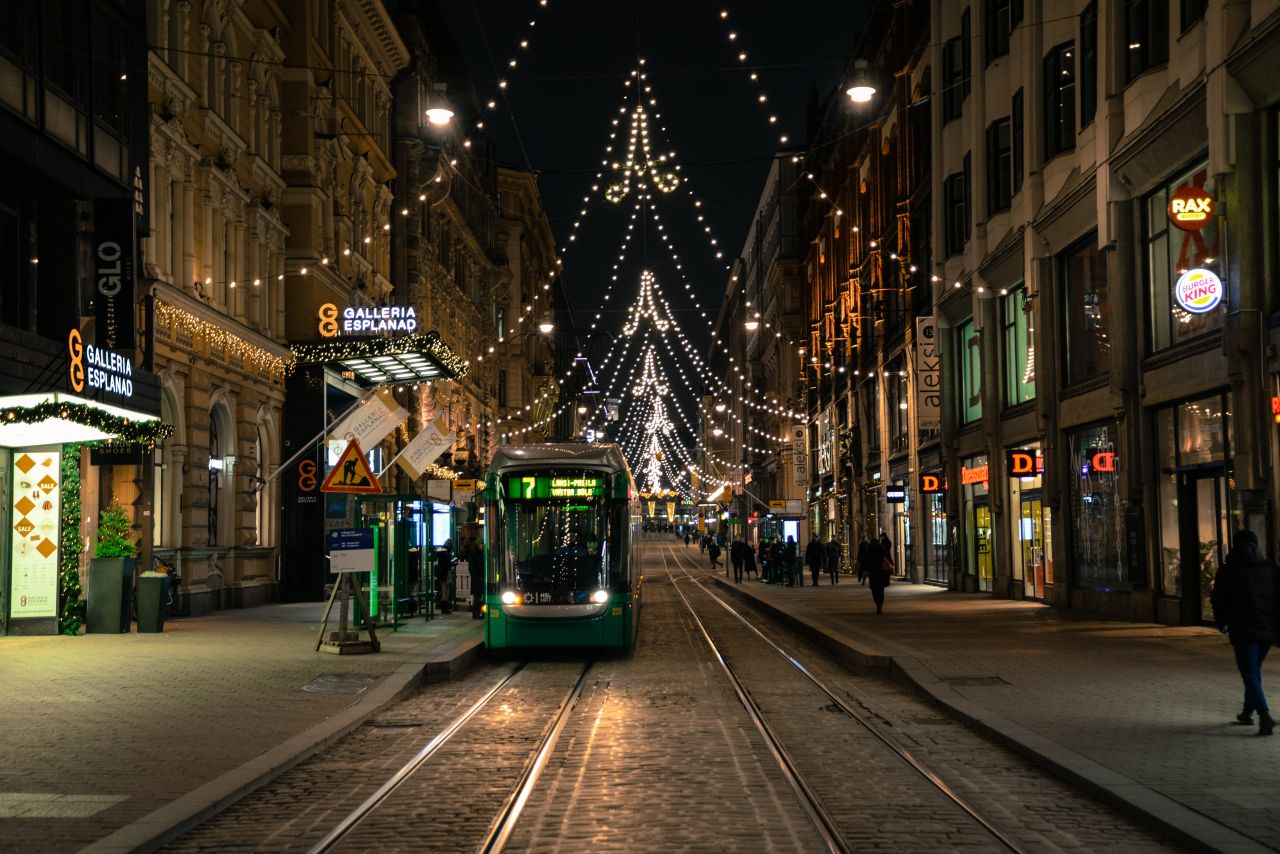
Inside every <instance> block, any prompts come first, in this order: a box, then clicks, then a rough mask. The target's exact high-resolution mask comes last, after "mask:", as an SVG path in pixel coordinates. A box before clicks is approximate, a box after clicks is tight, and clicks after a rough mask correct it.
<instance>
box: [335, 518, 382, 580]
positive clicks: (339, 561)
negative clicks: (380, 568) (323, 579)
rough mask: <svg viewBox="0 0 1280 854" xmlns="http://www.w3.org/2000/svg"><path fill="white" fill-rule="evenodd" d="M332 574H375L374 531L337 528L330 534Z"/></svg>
mask: <svg viewBox="0 0 1280 854" xmlns="http://www.w3.org/2000/svg"><path fill="white" fill-rule="evenodd" d="M329 571H330V572H373V529H372V528H335V529H333V530H331V531H330V532H329Z"/></svg>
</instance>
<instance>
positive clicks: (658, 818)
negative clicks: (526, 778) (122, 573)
mask: <svg viewBox="0 0 1280 854" xmlns="http://www.w3.org/2000/svg"><path fill="white" fill-rule="evenodd" d="M644 554H645V568H646V580H645V584H644V603H645V604H644V612H643V617H642V621H641V633H640V640H639V643H638V645H637V647H636V650H635V652H634V654H633V655H631V656H629V657H609V658H605V659H603V660H599V661H597V662H595V663H594V664H593V666H592V669H591V670H590V671H589V673H588V677H587V681H586V684H585V686H584V688H583V690H582V692H581V695H580V697H579V699H578V702H577V704H576V705H575V706H574V708H573V709H572V712H571V717H570V718H569V721H568V724H567V726H566V728H565V730H564V732H563V734H562V736H561V738H560V739H559V741H558V743H557V744H556V746H555V749H554V752H553V753H552V755H551V759H550V761H549V762H548V764H547V767H546V770H545V772H544V773H543V775H542V777H541V779H540V781H539V783H538V784H537V786H536V787H535V788H534V789H533V793H532V795H531V797H530V798H529V800H528V802H527V804H525V806H524V810H523V813H522V814H521V815H520V818H519V820H518V822H517V823H516V826H515V831H514V833H513V835H512V837H511V839H510V840H509V842H508V847H509V848H510V849H512V850H528V851H565V852H570V851H575V852H576V851H594V850H619V851H621V850H629V851H638V850H673V849H676V850H699V851H701V850H706V851H713V850H715V851H718V850H726V849H730V850H743V851H761V850H762V851H808V850H820V849H821V848H822V842H821V839H820V838H819V837H818V836H817V834H816V832H815V829H814V826H813V824H812V823H811V822H810V820H809V819H808V817H807V816H806V814H805V812H804V810H803V809H802V807H801V804H800V802H799V801H798V799H797V797H796V795H795V793H794V792H793V791H792V790H791V788H790V787H789V785H788V783H787V782H786V779H785V778H784V776H783V774H782V772H781V771H780V768H779V765H778V764H777V762H776V761H775V760H774V758H773V757H772V755H771V754H770V752H769V749H768V747H767V746H766V744H765V742H764V741H763V739H762V738H761V736H760V734H759V733H758V732H757V731H756V729H755V727H754V726H753V725H752V723H751V720H750V718H749V717H748V716H747V714H746V713H745V712H744V710H743V708H742V706H741V705H740V704H739V702H738V700H737V698H736V697H735V695H734V692H733V690H732V687H731V684H730V682H729V681H728V679H727V678H726V676H725V674H724V672H723V671H722V670H721V668H720V665H719V664H718V663H717V662H716V660H715V658H714V657H713V656H712V654H711V651H710V649H709V647H708V645H707V643H706V641H705V640H704V638H703V636H702V634H701V632H700V630H699V629H698V628H697V626H696V624H695V622H694V620H693V618H692V616H691V614H690V612H689V611H688V610H687V608H686V606H685V604H684V601H683V600H682V598H681V597H680V596H679V595H678V593H677V590H676V585H680V587H681V590H683V592H684V594H685V596H686V597H689V601H690V604H692V605H693V607H694V608H695V609H696V611H697V613H698V614H699V616H700V617H701V619H702V620H703V621H704V623H705V624H706V625H707V627H708V629H709V631H711V632H712V636H713V638H715V639H716V640H717V642H718V643H722V644H723V649H722V652H723V654H724V655H725V656H726V659H727V660H728V661H729V663H730V665H731V666H733V667H734V668H735V669H737V670H739V675H740V678H742V679H743V681H744V683H745V685H746V687H747V689H748V691H749V692H750V693H751V694H752V696H753V697H754V698H755V699H756V701H757V702H758V703H759V704H760V705H761V707H762V709H763V711H764V713H765V715H766V719H767V721H768V722H769V723H770V725H771V727H772V728H773V729H774V730H775V732H776V733H777V734H778V736H779V737H780V738H781V740H782V742H783V744H784V745H785V747H786V749H787V750H788V751H790V752H792V754H793V758H794V759H795V761H796V763H797V766H798V768H799V770H800V773H801V774H802V775H803V776H804V777H805V779H806V781H807V782H808V783H809V784H810V786H811V787H812V788H813V789H814V790H815V791H816V792H817V793H818V795H819V798H820V800H821V801H822V802H823V805H824V806H825V808H826V809H828V810H829V811H830V812H831V813H832V814H833V815H834V816H835V817H836V819H837V822H838V826H839V829H840V832H841V834H842V835H843V836H844V838H845V839H846V841H847V843H848V844H849V845H850V846H851V847H852V848H854V849H856V850H885V851H891V850H897V851H901V850H937V849H940V848H941V849H955V848H967V849H972V850H994V849H995V848H997V847H998V845H997V844H996V842H995V840H994V839H992V838H991V837H990V836H989V835H988V834H987V833H986V832H985V831H984V830H982V828H981V827H979V826H977V825H976V824H974V823H973V822H972V820H971V819H969V818H968V817H967V816H965V815H964V814H963V813H962V812H960V811H959V810H958V809H956V808H955V807H954V806H953V805H952V804H951V803H950V802H949V801H947V800H946V799H945V798H943V797H942V796H941V795H940V794H939V793H938V792H937V790H936V789H935V788H933V787H932V786H930V785H928V784H927V783H925V781H924V780H923V778H921V777H920V776H919V775H918V774H917V773H916V772H915V771H913V770H911V769H910V768H909V767H908V766H906V765H905V764H904V763H903V762H902V761H901V760H899V759H898V758H897V757H896V756H894V755H893V754H891V753H890V752H889V751H888V750H887V749H886V748H885V747H884V746H883V745H882V744H880V743H879V742H878V741H876V740H875V739H874V738H872V737H871V736H869V735H868V734H867V732H866V731H865V730H863V729H862V728H860V727H859V726H857V725H856V724H855V723H854V722H853V721H851V720H850V719H849V718H848V717H846V716H845V715H844V714H843V713H842V712H840V711H839V710H838V709H835V708H834V707H832V706H831V705H830V703H829V702H824V698H823V697H821V696H820V695H819V694H818V693H817V692H816V691H815V690H814V689H813V688H812V687H811V686H809V685H808V683H807V682H806V681H805V680H803V679H801V678H799V677H798V676H797V674H796V672H795V671H794V670H793V669H792V668H791V667H790V665H788V664H786V663H785V662H784V661H783V660H782V659H781V658H779V657H778V656H776V655H775V654H774V653H773V652H772V651H770V650H769V649H768V648H767V647H765V646H764V645H763V644H762V643H761V642H760V641H758V640H757V639H755V638H754V637H752V636H750V635H749V634H748V633H747V631H746V630H745V629H743V628H741V627H740V626H739V624H738V623H737V621H736V619H735V618H734V617H733V616H732V615H730V614H728V613H727V612H726V611H725V610H724V609H723V608H722V607H721V606H720V605H718V604H716V603H715V602H714V601H712V599H711V595H710V593H709V592H707V591H706V590H704V589H703V588H702V587H701V586H700V585H699V584H698V583H697V582H696V581H695V578H699V579H700V578H701V573H696V574H695V576H694V577H690V575H689V573H688V570H689V569H690V568H691V567H690V566H689V565H688V563H687V561H686V560H685V559H684V557H683V556H682V555H680V554H678V553H674V552H672V550H671V549H670V548H669V547H667V545H666V544H665V543H659V542H650V543H648V544H647V545H646V548H645V549H644ZM766 630H767V632H768V634H769V635H770V636H773V637H775V638H776V639H777V640H778V642H780V643H783V644H785V645H786V646H787V648H788V649H790V650H793V651H794V652H795V654H798V655H800V656H802V658H803V660H804V661H805V663H806V665H807V666H809V667H810V668H811V669H812V670H813V671H814V672H815V673H818V674H820V675H821V678H823V679H824V680H826V681H828V682H829V684H832V685H835V686H837V687H838V688H839V690H840V691H841V692H843V694H844V695H845V696H846V697H847V698H848V699H849V700H850V701H851V702H852V703H854V704H856V705H857V707H858V708H859V709H860V710H862V711H863V712H865V714H866V715H867V716H868V717H870V718H871V719H872V720H873V721H874V722H875V723H876V724H877V725H878V726H879V727H882V728H884V729H887V730H888V731H889V732H890V733H891V737H892V738H893V739H894V740H895V741H896V742H897V743H899V744H901V745H903V746H905V747H907V748H908V749H909V750H911V751H912V752H913V753H914V754H916V755H917V756H918V758H920V759H921V760H923V761H924V762H926V763H927V765H928V767H929V768H930V769H931V770H933V771H935V772H936V773H938V774H940V775H942V777H943V778H944V779H945V780H946V781H947V783H948V784H949V785H951V786H953V787H955V788H956V789H957V790H958V791H959V792H960V793H961V794H962V795H963V796H965V797H966V798H969V799H971V800H972V802H973V803H974V804H975V806H977V807H978V808H979V809H980V810H981V811H982V812H983V814H984V815H987V816H988V818H989V819H990V820H993V821H994V822H996V823H997V824H998V826H999V827H1000V828H1001V829H1002V830H1003V831H1005V832H1007V833H1009V834H1011V835H1013V836H1014V838H1016V839H1017V840H1018V842H1019V843H1020V844H1022V845H1024V846H1026V847H1027V849H1028V850H1102V849H1105V848H1113V847H1124V848H1126V849H1130V850H1134V851H1148V850H1164V849H1167V848H1168V847H1170V846H1169V845H1168V843H1166V842H1162V841H1161V840H1160V839H1159V838H1158V837H1156V836H1154V835H1152V834H1151V833H1150V832H1148V831H1146V830H1145V829H1143V828H1140V827H1138V826H1136V825H1135V824H1134V823H1133V821H1132V820H1130V819H1128V818H1126V817H1124V816H1121V815H1120V814H1118V813H1117V812H1115V811H1114V810H1113V809H1111V808H1109V807H1106V806H1104V805H1102V804H1100V803H1098V802H1096V801H1094V800H1093V799H1092V798H1090V797H1088V796H1084V795H1081V794H1079V793H1077V792H1075V791H1073V790H1072V789H1071V788H1070V787H1069V786H1067V785H1065V784H1063V783H1061V782H1060V781H1058V780H1055V779H1053V778H1050V777H1047V776H1046V775H1045V774H1044V773H1043V772H1042V771H1040V770H1039V769H1037V768H1035V767H1034V766H1033V765H1031V764H1030V763H1029V762H1027V761H1026V760H1024V759H1021V758H1019V757H1017V756H1015V755H1013V754H1012V753H1010V752H1009V751H1007V750H1005V749H1003V748H999V747H996V746H994V745H992V744H990V743H989V742H987V741H986V740H984V739H983V738H981V737H979V736H977V735H976V734H974V733H973V732H972V731H969V730H968V729H967V728H965V727H964V726H963V725H961V724H958V723H956V722H953V721H951V720H949V719H947V718H945V717H943V716H941V715H939V714H938V713H937V712H936V711H935V710H934V709H932V708H930V707H929V706H927V705H925V704H924V703H923V702H922V701H921V700H919V699H917V698H915V697H912V696H910V695H909V694H908V693H907V692H906V691H904V690H903V689H901V688H899V687H897V686H895V685H892V684H890V683H888V682H885V681H884V680H883V679H882V678H880V677H860V676H854V675H851V674H849V673H848V672H846V671H845V670H843V669H842V668H840V667H839V666H837V665H835V664H833V663H831V662H830V661H827V660H825V658H824V656H823V655H822V654H821V653H820V652H819V651H818V650H817V649H815V648H814V647H812V646H810V645H808V644H807V643H805V642H804V641H802V640H799V639H798V638H795V637H794V636H792V635H790V634H789V633H788V632H786V631H784V630H780V629H777V628H775V627H767V628H766ZM573 658H574V657H573V656H563V655H562V656H556V657H554V658H546V657H538V658H535V660H534V661H533V662H532V663H531V664H529V665H528V666H527V667H526V668H525V670H524V671H523V672H521V673H520V674H518V675H517V676H516V677H515V678H514V679H513V681H512V682H511V683H510V685H508V686H507V687H506V688H504V689H503V690H502V691H501V692H500V693H499V694H497V695H495V696H494V698H493V699H492V700H491V701H490V703H489V704H488V705H486V706H485V707H484V708H483V709H482V711H481V712H480V713H479V714H478V715H477V717H475V718H473V719H472V720H471V721H469V722H468V723H466V724H464V725H463V727H462V729H461V730H459V733H458V735H457V737H456V738H455V739H454V740H452V741H450V742H447V743H446V744H445V746H444V747H442V748H441V750H440V751H439V752H438V753H436V754H435V755H433V756H432V757H431V758H430V759H428V760H427V762H426V764H425V765H423V766H422V767H421V768H420V769H419V770H418V771H417V772H415V774H414V775H413V776H411V777H410V778H409V781H408V782H407V783H406V784H405V785H404V786H402V787H401V788H400V789H398V790H396V791H395V792H394V794H392V795H391V797H389V798H388V799H387V800H386V801H385V802H384V803H382V804H381V805H380V806H379V807H378V808H377V809H376V810H375V811H374V812H373V814H371V815H370V816H369V817H367V818H366V819H365V820H364V821H363V822H362V823H361V824H360V825H358V826H357V828H356V829H355V830H354V831H353V833H352V835H351V836H349V837H347V838H346V839H345V840H343V841H342V843H341V844H340V846H339V849H338V850H351V851H355V850H368V849H370V848H377V849H378V850H389V851H395V850H405V851H409V850H472V849H474V848H475V847H476V846H477V845H478V844H479V843H480V842H481V841H482V839H483V834H484V832H485V830H486V828H487V827H488V826H489V825H490V824H491V823H492V821H493V820H494V818H495V817H496V815H497V813H498V811H499V809H500V807H501V805H502V802H503V800H504V798H506V797H509V796H510V794H511V791H512V789H513V786H514V785H515V782H516V780H517V778H518V776H519V771H520V769H521V767H522V766H523V765H525V764H526V763H527V762H528V761H529V758H530V756H531V755H532V753H533V752H534V751H535V750H536V749H537V747H538V744H539V742H540V739H541V735H542V734H543V732H544V731H545V730H546V728H547V726H548V723H549V719H550V717H551V714H552V712H553V711H554V708H555V706H556V704H557V702H558V698H559V696H561V695H563V692H564V691H565V690H566V689H567V688H568V686H570V685H571V684H572V681H573V678H574V676H575V675H576V673H577V672H578V670H580V667H579V666H577V665H575V664H574V663H573ZM514 662H515V658H514V657H513V658H511V659H510V660H505V659H504V660H495V661H493V662H492V663H490V664H487V665H485V666H483V667H481V668H480V669H478V670H476V671H475V672H474V673H473V674H472V675H471V676H470V677H468V678H467V679H465V680H463V681H461V682H456V683H449V684H443V685H435V686H428V687H426V688H425V689H423V690H422V691H421V692H420V693H419V694H418V695H416V696H415V697H413V698H411V699H409V700H406V701H404V702H401V703H399V704H398V705H396V706H394V707H392V708H390V709H388V710H387V711H385V712H383V713H382V714H379V715H378V716H376V717H375V718H373V719H372V720H370V721H369V722H367V723H366V724H365V725H364V726H362V727H360V728H359V729H358V730H357V731H356V732H354V733H353V734H351V735H350V736H348V737H346V738H345V739H343V740H342V741H341V742H339V743H338V744H336V745H335V746H334V747H333V748H331V749H330V750H328V751H326V752H324V753H322V754H320V755H318V756H316V757H315V758H313V759H311V760H309V761H307V762H305V763H303V764H302V765H300V766H298V767H297V768H295V769H293V770H292V771H290V772H288V773H286V774H285V775H283V776H281V777H280V778H278V779H277V780H276V781H275V782H273V783H271V784H269V785H268V786H266V787H264V788H263V789H261V790H259V791H257V792H255V793H253V794H251V795H250V796H249V797H247V798H245V799H244V800H243V801H241V802H240V803H238V804H236V805H235V806H233V807H231V808H230V809H228V810H226V811H225V812H223V813H222V814H220V815H218V816H216V817H215V818H213V819H212V820H210V821H208V822H206V823H205V824H204V825H203V826H201V827H200V828H198V829H196V830H195V831H193V832H191V833H189V834H187V835H186V836H184V837H182V838H180V839H178V840H176V841H175V842H174V843H173V844H171V845H170V846H169V847H168V849H167V850H171V851H232V850H233V851H303V850H307V849H308V848H309V847H310V846H311V845H313V844H314V843H315V842H316V841H317V840H318V839H319V838H320V837H321V836H322V835H323V834H324V833H325V832H326V831H327V830H328V829H329V828H331V827H332V826H333V825H334V824H335V823H336V822H337V821H338V820H339V819H340V818H342V817H343V816H344V815H346V813H347V812H348V811H349V810H351V809H352V808H353V807H355V806H356V805H357V804H359V803H360V802H361V801H362V800H364V799H365V798H366V797H367V796H368V795H369V794H370V793H371V792H372V791H373V790H374V789H375V788H376V787H377V786H378V785H379V784H381V783H382V782H383V780H385V779H386V778H387V777H389V776H390V775H391V774H392V773H394V771H395V770H396V769H397V768H398V767H399V766H400V765H401V764H402V763H404V762H405V761H407V760H408V759H409V758H410V757H412V756H413V755H414V754H415V753H416V752H417V751H418V750H419V749H420V748H421V747H422V745H423V744H425V743H426V741H428V740H429V739H430V738H431V737H432V736H434V735H435V734H436V733H437V732H438V731H439V730H440V729H441V728H442V727H443V726H444V725H445V724H446V723H447V722H448V721H450V720H452V719H453V718H454V717H455V716H456V715H457V714H458V713H459V712H460V711H461V710H462V709H464V708H466V707H467V706H469V705H470V704H472V703H474V702H475V701H476V700H477V698H479V697H480V696H481V695H482V694H483V693H484V692H485V691H486V690H488V688H489V687H490V686H491V685H493V684H494V683H495V682H496V681H497V680H498V679H499V678H500V677H501V676H502V675H504V674H505V673H507V672H509V670H510V668H511V666H512V665H513V663H514Z"/></svg>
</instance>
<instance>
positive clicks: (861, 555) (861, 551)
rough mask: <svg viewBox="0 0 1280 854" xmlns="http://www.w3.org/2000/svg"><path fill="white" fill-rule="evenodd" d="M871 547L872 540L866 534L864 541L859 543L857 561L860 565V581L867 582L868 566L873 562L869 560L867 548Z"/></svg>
mask: <svg viewBox="0 0 1280 854" xmlns="http://www.w3.org/2000/svg"><path fill="white" fill-rule="evenodd" d="M870 547H871V540H870V539H869V538H868V537H867V535H866V534H863V535H862V542H860V543H858V556H857V558H855V563H856V564H857V566H858V583H859V584H866V583H867V567H868V566H870V565H871V564H870V563H868V561H867V549H869V548H870Z"/></svg>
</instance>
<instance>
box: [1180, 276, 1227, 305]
mask: <svg viewBox="0 0 1280 854" xmlns="http://www.w3.org/2000/svg"><path fill="white" fill-rule="evenodd" d="M1222 295H1223V287H1222V280H1221V279H1219V278H1218V276H1217V275H1216V274H1215V273H1214V272H1213V271H1212V270H1205V269H1201V268H1199V267H1197V268H1195V269H1191V270H1187V271H1186V272H1185V273H1183V274H1182V275H1181V276H1179V277H1178V281H1177V283H1175V284H1174V286H1173V297H1174V299H1176V300H1177V301H1178V305H1180V306H1182V308H1183V309H1184V310H1186V311H1189V312H1191V313H1192V314H1205V313H1206V312H1210V311H1213V310H1214V309H1215V308H1217V307H1218V306H1219V305H1220V304H1221V303H1222Z"/></svg>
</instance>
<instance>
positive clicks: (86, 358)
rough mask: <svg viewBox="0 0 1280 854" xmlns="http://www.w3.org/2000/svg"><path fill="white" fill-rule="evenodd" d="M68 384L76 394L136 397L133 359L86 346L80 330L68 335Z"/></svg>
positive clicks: (74, 330)
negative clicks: (97, 393) (98, 393)
mask: <svg viewBox="0 0 1280 854" xmlns="http://www.w3.org/2000/svg"><path fill="white" fill-rule="evenodd" d="M67 355H68V356H69V357H70V358H69V361H68V365H67V382H68V384H69V385H70V386H71V390H72V391H73V392H75V393H76V394H87V393H92V392H106V393H108V394H114V395H117V396H119V397H125V398H127V397H133V359H131V358H129V357H128V356H125V355H123V354H121V353H114V352H112V351H111V350H107V349H104V348H102V347H95V346H94V345H92V344H86V343H85V342H84V337H83V336H82V335H81V334H80V330H79V329H72V330H71V331H70V332H69V333H68V334H67Z"/></svg>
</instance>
